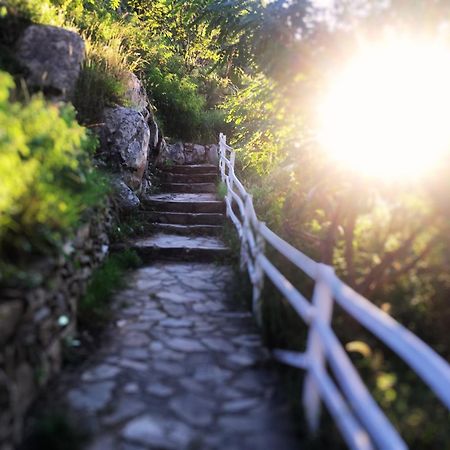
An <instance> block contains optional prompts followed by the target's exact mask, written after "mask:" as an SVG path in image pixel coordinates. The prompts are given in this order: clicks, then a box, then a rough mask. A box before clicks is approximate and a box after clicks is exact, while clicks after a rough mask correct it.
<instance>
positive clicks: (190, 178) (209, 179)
mask: <svg viewBox="0 0 450 450" xmlns="http://www.w3.org/2000/svg"><path fill="white" fill-rule="evenodd" d="M159 178H160V180H161V182H162V183H189V184H191V183H214V184H216V182H217V180H218V176H217V173H216V172H211V173H198V174H190V173H173V172H161V173H160V176H159Z"/></svg>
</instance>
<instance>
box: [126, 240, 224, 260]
mask: <svg viewBox="0 0 450 450" xmlns="http://www.w3.org/2000/svg"><path fill="white" fill-rule="evenodd" d="M127 247H128V248H130V247H131V248H132V249H133V250H135V251H136V252H137V253H138V255H139V256H140V257H141V259H142V260H143V262H144V263H148V262H151V261H153V260H154V259H176V260H177V261H193V260H195V261H217V260H220V259H223V258H225V257H228V256H230V250H229V248H228V247H226V246H225V244H224V243H223V242H222V241H221V240H220V239H219V238H217V237H215V236H180V235H178V234H169V233H156V234H154V235H153V236H150V237H147V238H139V239H135V240H133V241H131V242H129V243H128V245H127Z"/></svg>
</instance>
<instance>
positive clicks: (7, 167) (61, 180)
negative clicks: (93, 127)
mask: <svg viewBox="0 0 450 450" xmlns="http://www.w3.org/2000/svg"><path fill="white" fill-rule="evenodd" d="M12 87H13V81H12V78H11V76H9V75H7V74H6V73H0V179H1V184H0V255H1V260H2V267H1V270H2V273H1V275H0V282H5V281H6V280H5V277H6V276H7V275H8V268H9V269H11V267H12V266H11V265H10V264H12V263H14V264H17V263H18V262H19V261H22V262H23V261H29V259H30V257H32V255H35V254H42V253H47V252H49V251H51V250H52V249H54V248H55V247H57V246H59V245H61V244H62V242H63V239H64V238H65V237H66V236H67V235H68V233H69V232H70V230H71V229H73V228H74V227H75V226H76V225H77V224H78V223H79V221H80V217H81V215H82V213H83V211H85V210H86V209H87V208H89V206H92V205H94V204H95V203H96V202H98V201H101V197H102V194H104V193H105V192H106V191H107V184H106V182H105V180H104V178H103V177H102V176H100V175H99V174H98V173H97V172H96V171H95V170H94V169H93V168H92V166H91V162H90V158H91V155H92V152H93V150H94V149H95V146H96V141H95V139H93V138H92V137H91V136H89V135H88V134H87V133H86V130H85V129H84V128H83V127H81V126H80V125H78V123H77V122H76V120H75V111H74V109H73V108H72V107H70V106H64V107H61V108H59V107H57V106H55V105H51V104H48V103H47V102H45V100H44V99H43V98H42V97H41V96H39V95H38V96H35V97H33V98H32V99H31V100H30V101H29V102H28V103H26V104H21V103H17V102H11V101H10V100H9V89H11V88H12ZM19 265H20V264H19ZM10 275H11V274H10Z"/></svg>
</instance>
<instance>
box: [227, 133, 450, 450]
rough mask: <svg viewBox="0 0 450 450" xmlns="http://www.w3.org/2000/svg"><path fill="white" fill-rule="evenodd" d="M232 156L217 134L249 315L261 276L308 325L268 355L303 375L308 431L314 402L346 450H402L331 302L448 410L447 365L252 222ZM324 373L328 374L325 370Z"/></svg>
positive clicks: (313, 425)
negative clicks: (338, 328)
mask: <svg viewBox="0 0 450 450" xmlns="http://www.w3.org/2000/svg"><path fill="white" fill-rule="evenodd" d="M235 158H236V154H235V152H234V150H233V148H232V147H230V146H229V145H227V143H226V137H225V135H223V134H220V137H219V170H220V176H221V179H222V182H223V183H224V184H225V185H226V187H227V193H226V196H225V203H226V213H227V216H228V217H229V218H230V220H231V221H232V223H233V224H234V226H235V228H236V230H237V233H238V235H239V238H240V241H241V268H242V270H244V269H245V270H247V272H248V274H249V278H250V281H251V283H252V287H253V299H252V304H253V312H254V314H255V317H256V319H257V321H258V322H259V323H261V320H262V318H261V292H262V288H263V284H264V279H265V277H267V278H268V279H270V281H271V282H272V284H273V285H274V286H275V287H276V288H277V290H278V291H279V292H280V293H281V294H282V295H283V297H284V298H285V299H286V300H287V301H288V302H289V304H290V305H291V306H292V307H293V308H294V310H295V311H296V312H297V313H298V315H299V316H300V317H301V318H302V320H303V321H304V322H305V323H306V324H307V325H308V326H309V328H308V337H307V343H306V351H305V352H303V353H301V352H293V351H286V350H281V349H277V350H274V352H273V354H274V357H275V358H276V359H277V360H278V361H280V362H283V363H285V364H288V365H291V366H293V367H297V368H300V369H303V370H305V371H306V376H305V381H304V385H303V394H302V403H303V408H304V412H305V417H306V420H307V424H308V427H309V429H310V431H311V432H313V433H315V432H317V430H318V427H319V420H320V413H321V403H322V402H323V403H324V404H325V405H326V406H327V408H328V410H329V412H330V414H331V416H332V417H333V418H334V420H335V422H336V425H337V427H338V428H339V430H340V432H341V434H342V436H343V438H344V440H345V441H346V443H347V445H348V446H349V448H351V449H359V450H361V449H364V450H366V449H373V448H378V449H383V450H389V449H395V450H399V449H406V448H407V446H406V444H405V442H404V440H403V439H402V437H401V436H400V435H399V433H398V432H397V430H396V429H395V428H394V427H393V425H392V424H391V423H390V421H389V420H388V419H387V417H386V416H385V414H384V412H383V411H382V410H381V409H380V407H379V406H378V405H377V403H376V402H375V400H374V399H373V397H372V396H371V395H370V393H369V391H368V389H367V388H366V386H365V384H364V383H363V381H362V379H361V377H360V376H359V374H358V371H357V370H356V368H355V366H354V365H353V364H352V362H351V360H350V358H349V356H348V354H347V352H346V351H345V349H344V347H343V346H342V344H341V342H340V341H339V339H338V338H337V336H336V334H335V333H334V331H333V329H332V327H331V318H332V314H333V305H334V302H336V303H337V304H338V305H339V306H340V307H341V308H342V309H343V310H344V311H345V312H346V313H348V314H349V315H350V316H352V317H353V318H354V319H355V320H356V321H358V322H359V323H360V324H361V325H362V326H363V327H365V328H366V329H367V330H368V331H370V332H371V333H372V334H373V335H375V336H376V337H377V338H378V339H380V340H381V341H382V342H383V343H384V344H386V345H387V346H388V347H389V348H390V349H392V350H393V351H394V352H396V353H397V355H398V356H399V357H400V358H401V359H402V360H404V361H405V362H406V363H407V364H408V365H409V366H410V367H411V369H412V370H414V372H415V373H416V374H417V375H418V376H419V377H421V378H422V380H423V381H424V382H425V383H426V384H427V385H428V386H429V387H430V389H431V390H432V391H433V392H434V393H435V394H436V396H437V397H438V398H439V399H440V401H441V402H442V403H443V404H444V405H445V406H446V407H447V408H448V409H449V410H450V366H449V364H448V363H447V362H446V361H445V360H444V359H443V358H441V357H440V356H439V355H438V354H437V353H436V352H435V351H434V350H433V349H432V348H430V347H429V346H427V345H426V344H425V343H424V342H423V341H422V340H420V339H419V338H418V337H417V336H416V335H414V334H413V333H411V332H410V331H409V330H408V329H406V328H405V327H404V326H402V325H401V324H400V323H398V322H397V321H395V320H394V319H393V318H392V317H390V316H389V315H388V314H386V313H385V312H383V311H382V310H381V309H379V308H377V307H376V306H375V305H374V304H373V303H371V302H370V301H369V300H367V299H366V298H364V297H363V296H362V295H360V294H358V293H357V292H355V291H354V290H353V289H351V288H350V287H349V286H348V285H346V284H345V283H344V282H343V281H341V280H340V279H339V278H338V277H337V276H336V275H335V273H334V270H333V268H332V267H330V266H327V265H324V264H321V263H318V262H316V261H314V260H313V259H311V258H309V257H308V256H307V255H305V254H303V253H302V252H301V251H299V250H298V249H296V248H295V247H293V246H292V245H290V244H289V243H288V242H286V241H284V240H283V239H282V238H280V237H279V236H278V235H277V234H276V233H274V232H273V231H272V230H270V229H269V228H268V227H267V226H266V225H265V224H264V222H261V221H259V220H258V218H257V215H256V212H255V209H254V207H253V201H252V196H251V195H250V194H249V193H248V192H247V191H246V190H245V188H244V186H243V185H242V183H241V182H240V180H239V179H238V178H237V177H236V174H235V172H234V164H235ZM267 245H270V246H271V247H272V248H273V249H275V250H276V251H277V252H279V253H280V254H282V255H283V256H284V257H285V258H287V259H288V260H289V261H290V262H291V263H293V264H294V265H295V266H296V267H297V268H298V269H300V270H301V271H302V272H303V273H304V274H306V275H307V276H308V277H309V278H311V279H312V280H313V281H314V282H315V285H314V292H313V296H312V300H311V301H310V300H308V299H307V298H306V297H305V296H303V295H302V294H301V293H300V292H299V291H298V290H297V289H296V288H295V287H294V286H293V285H292V283H290V282H289V280H288V279H287V278H286V277H285V276H284V275H283V274H282V273H281V272H280V271H279V270H278V268H277V267H276V266H275V265H274V264H273V263H272V262H271V261H270V259H269V258H268V256H267V255H266V252H265V248H266V246H267ZM328 368H329V369H328Z"/></svg>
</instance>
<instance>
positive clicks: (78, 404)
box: [67, 381, 115, 413]
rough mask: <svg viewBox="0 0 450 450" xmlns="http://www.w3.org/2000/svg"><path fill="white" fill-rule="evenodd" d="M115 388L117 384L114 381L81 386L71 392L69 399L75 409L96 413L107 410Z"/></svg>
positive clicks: (68, 395)
mask: <svg viewBox="0 0 450 450" xmlns="http://www.w3.org/2000/svg"><path fill="white" fill-rule="evenodd" d="M114 386H115V383H114V382H112V381H104V382H102V383H90V384H86V385H81V386H80V387H79V388H77V389H72V390H70V391H69V392H68V394H67V399H68V401H69V403H70V405H71V406H72V407H73V408H75V409H77V410H81V411H85V412H88V413H95V412H98V411H101V410H102V409H104V408H106V406H107V405H108V403H109V402H110V401H111V399H112V391H113V389H114Z"/></svg>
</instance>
